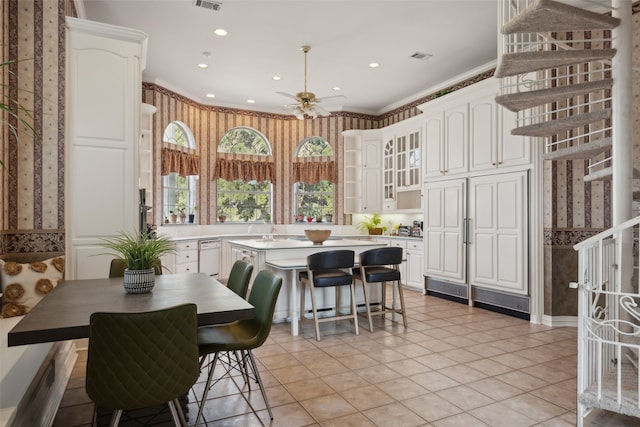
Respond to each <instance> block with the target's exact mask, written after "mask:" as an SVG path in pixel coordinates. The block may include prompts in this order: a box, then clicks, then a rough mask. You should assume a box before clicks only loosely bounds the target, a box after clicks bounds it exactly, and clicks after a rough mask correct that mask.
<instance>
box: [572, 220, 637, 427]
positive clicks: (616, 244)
mask: <svg viewBox="0 0 640 427" xmlns="http://www.w3.org/2000/svg"><path fill="white" fill-rule="evenodd" d="M639 229H640V216H639V217H636V218H634V219H632V220H629V221H627V222H625V223H623V224H620V225H619V226H616V227H613V228H611V229H609V230H607V231H604V232H602V233H600V234H598V235H596V236H593V237H591V238H589V239H587V240H585V241H583V242H581V243H579V244H577V245H575V246H574V248H575V249H576V250H577V251H578V257H579V258H578V259H579V264H578V271H579V280H580V282H579V283H574V284H572V286H573V287H577V288H578V379H577V392H578V414H577V416H578V426H582V425H583V422H584V419H585V418H586V417H587V416H588V415H589V413H590V412H591V411H592V410H593V409H604V410H608V411H613V412H617V413H622V414H626V415H631V416H635V417H638V416H640V388H639V387H640V371H638V364H639V362H640V360H639V355H640V310H639V309H638V303H640V293H639V291H638V289H639V286H638V271H637V266H638V260H639V259H638V250H637V245H636V243H633V244H632V248H629V246H628V244H627V243H625V242H628V241H629V237H631V238H632V239H631V240H632V241H633V242H637V236H638V231H639ZM629 250H631V252H632V256H631V257H629V253H628V252H629ZM626 262H632V263H633V264H632V265H633V266H634V267H633V268H634V270H635V272H634V274H633V280H632V282H633V283H623V280H622V277H624V276H623V275H622V270H623V268H627V266H625V265H623V263H626Z"/></svg>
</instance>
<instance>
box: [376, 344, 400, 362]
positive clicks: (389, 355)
mask: <svg viewBox="0 0 640 427" xmlns="http://www.w3.org/2000/svg"><path fill="white" fill-rule="evenodd" d="M369 357H371V358H372V359H374V360H376V361H377V362H379V363H389V362H395V361H398V360H402V359H406V358H407V356H405V355H404V354H402V353H399V352H397V351H395V350H393V349H391V348H379V349H377V350H375V351H373V352H371V353H369Z"/></svg>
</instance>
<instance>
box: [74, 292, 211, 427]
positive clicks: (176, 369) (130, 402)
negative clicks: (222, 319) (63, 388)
mask: <svg viewBox="0 0 640 427" xmlns="http://www.w3.org/2000/svg"><path fill="white" fill-rule="evenodd" d="M196 314H197V311H196V305H195V304H183V305H179V306H175V307H170V308H166V309H162V310H155V311H148V312H140V313H93V314H92V315H91V319H90V326H89V350H88V356H87V357H88V358H87V375H86V390H87V394H88V395H89V397H90V398H91V400H93V401H94V402H95V403H96V405H97V406H99V407H101V408H106V409H112V410H114V413H113V417H112V419H111V425H112V426H117V425H118V423H119V422H120V417H121V416H122V412H123V411H126V410H133V409H139V408H146V407H151V406H157V405H162V404H165V403H168V404H169V409H170V410H171V415H172V417H173V420H174V423H175V424H176V426H179V425H186V422H185V420H184V414H183V413H182V409H181V408H180V404H179V403H178V398H179V397H181V396H183V395H185V394H186V393H187V392H188V391H189V389H190V388H191V386H192V385H193V384H194V383H195V382H196V380H197V379H198V376H199V375H200V367H199V364H198V335H197V333H198V332H197V331H198V322H197V318H196Z"/></svg>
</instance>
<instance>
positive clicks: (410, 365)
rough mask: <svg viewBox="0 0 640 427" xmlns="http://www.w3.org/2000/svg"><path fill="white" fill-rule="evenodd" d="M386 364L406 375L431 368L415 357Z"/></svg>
mask: <svg viewBox="0 0 640 427" xmlns="http://www.w3.org/2000/svg"><path fill="white" fill-rule="evenodd" d="M385 366H386V367H388V368H391V369H393V370H394V371H396V372H397V373H399V374H400V375H402V376H405V377H406V376H411V375H415V374H420V373H422V372H428V371H430V370H431V369H430V368H429V367H427V366H425V365H423V364H422V363H419V362H416V361H415V360H413V359H404V360H398V361H396V362H391V363H386V364H385Z"/></svg>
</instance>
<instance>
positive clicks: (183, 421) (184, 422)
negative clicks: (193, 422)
mask: <svg viewBox="0 0 640 427" xmlns="http://www.w3.org/2000/svg"><path fill="white" fill-rule="evenodd" d="M173 404H174V406H175V407H176V409H177V411H178V417H179V418H180V423H181V424H180V425H181V426H185V427H186V426H187V419H186V418H185V416H184V412H182V406H181V405H180V400H179V399H174V400H173Z"/></svg>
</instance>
